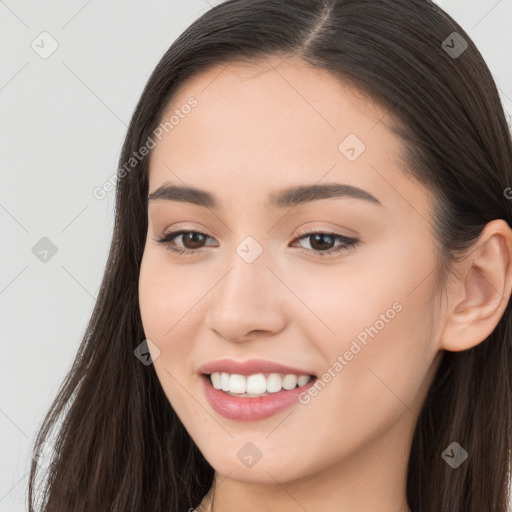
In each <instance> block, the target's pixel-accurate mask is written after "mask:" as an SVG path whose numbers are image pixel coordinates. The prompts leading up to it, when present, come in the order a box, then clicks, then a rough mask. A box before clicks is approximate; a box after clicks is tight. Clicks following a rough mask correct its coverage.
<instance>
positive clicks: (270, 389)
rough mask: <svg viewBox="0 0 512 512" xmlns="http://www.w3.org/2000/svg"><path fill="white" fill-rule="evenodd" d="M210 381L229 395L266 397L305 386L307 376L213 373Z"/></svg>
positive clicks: (308, 379) (307, 380)
mask: <svg viewBox="0 0 512 512" xmlns="http://www.w3.org/2000/svg"><path fill="white" fill-rule="evenodd" d="M210 380H211V383H212V385H213V387H214V388H215V389H221V390H222V391H225V392H226V393H229V394H236V395H240V396H244V397H251V398H252V397H257V396H266V395H267V394H268V393H277V392H278V391H281V390H282V389H285V390H288V391H289V390H291V389H295V388H296V387H297V385H298V386H299V387H301V386H304V385H305V384H307V383H308V382H309V381H310V380H311V377H310V376H309V375H293V374H280V373H270V374H267V375H265V374H263V373H255V374H253V375H247V376H246V375H239V374H236V373H234V374H229V373H225V372H213V373H212V374H211V375H210Z"/></svg>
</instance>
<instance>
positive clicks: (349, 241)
mask: <svg viewBox="0 0 512 512" xmlns="http://www.w3.org/2000/svg"><path fill="white" fill-rule="evenodd" d="M187 233H198V234H200V235H203V236H205V237H207V238H211V237H210V236H209V235H207V234H206V233H203V232H202V231H197V230H192V229H180V230H178V231H171V232H169V233H166V234H164V235H163V236H161V237H160V238H157V239H155V241H156V242H158V243H160V244H163V245H164V246H165V248H166V249H167V250H169V251H172V252H174V253H177V254H183V255H184V256H192V255H194V254H197V253H199V252H201V249H176V248H175V247H173V246H172V245H171V242H172V241H173V240H174V239H175V238H176V237H178V236H180V235H184V234H187ZM311 235H327V236H329V237H333V238H334V239H336V240H339V241H341V242H343V244H342V245H338V246H337V247H336V246H335V247H334V248H333V249H329V250H327V251H315V250H312V249H302V251H301V252H307V253H310V252H313V253H315V254H318V255H319V256H321V257H325V256H331V255H333V254H334V253H339V252H344V251H347V250H349V249H352V248H354V247H356V246H357V245H358V244H359V240H357V239H355V238H348V237H346V236H343V235H338V234H336V233H329V232H326V231H308V232H305V233H300V234H299V236H298V237H297V238H296V239H295V240H300V239H302V238H306V237H308V236H311Z"/></svg>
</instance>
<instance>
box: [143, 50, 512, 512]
mask: <svg viewBox="0 0 512 512" xmlns="http://www.w3.org/2000/svg"><path fill="white" fill-rule="evenodd" d="M190 96H193V97H195V98H196V99H197V101H198V105H197V106H196V107H195V108H194V109H192V110H191V112H190V113H189V114H188V115H186V116H183V119H181V120H180V121H179V123H178V124H177V125H175V126H174V128H173V129H172V130H170V131H169V133H167V134H166V135H165V136H164V137H163V138H162V140H161V141H160V142H159V143H158V144H157V146H156V147H155V148H154V149H153V152H152V154H151V160H150V175H149V192H150V193H152V192H154V191H155V190H156V189H157V188H158V187H160V186H161V185H163V184H164V183H167V184H176V185H186V186H192V187H197V188H200V189H204V190H207V191H208V192H210V193H211V194H213V195H214V196H215V198H216V199H217V201H218V203H219V207H218V208H217V209H214V208H210V207H205V206H199V205H194V204H190V203H186V202H179V201H168V200H156V201H150V202H149V205H148V233H147V240H146V246H145V250H144V255H143V259H142V265H141V271H140V279H139V299H140V310H141V315H142V321H143V326H144V331H145V334H146V337H147V338H149V339H150V340H151V341H152V342H153V343H154V345H155V346H156V347H158V349H159V351H160V353H159V354H158V355H157V354H156V351H155V350H154V349H153V351H152V353H153V354H154V358H155V360H154V368H155V371H156V373H157V375H158V378H159V380H160V382H161V384H162V387H163V390H164V391H165V394H166V396H167V397H168V399H169V401H170V403H171V404H172V407H173V408H174V410H175V411H176V413H177V414H178V416H179V418H180V420H181V421H182V422H183V425H184V426H185V428H186V429H187V431H188V432H189V434H190V436H191V437H192V439H193V440H194V441H195V443H196V444H197V446H198V447H199V449H200V450H201V452H202V453H203V454H204V456H205V458H206V459H207V460H208V462H209V463H210V464H211V465H212V467H213V468H214V469H215V481H214V487H215V501H214V506H215V510H216V511H218V512H234V511H240V510H251V511H252V512H259V511H265V512H268V511H279V512H298V511H300V512H303V511H304V510H309V511H314V510H322V511H324V512H329V511H332V512H375V510H379V512H410V511H409V508H408V506H407V504H406V469H407V462H408V457H409V451H410V445H411V441H412V436H413V432H414V428H415V425H416V422H417V418H418V414H419V411H420V409H421V407H422V404H423V402H424V400H425V397H426V393H427V391H428V388H429V385H430V383H431V381H432V379H433V377H434V374H435V370H436V369H437V367H438V365H439V363H440V361H441V356H442V354H443V350H449V351H461V350H466V349H470V348H471V347H474V346H475V345H477V344H479V343H481V342H482V341H483V340H484V339H485V338H486V337H487V336H488V335H489V334H490V333H491V332H492V331H493V330H494V328H495V327H496V325H497V323H498V321H499V319H500V318H501V316H502V314H503V312H504V310H505V307H506V305H507V302H508V299H509V297H510V290H511V282H512V273H511V258H510V254H511V252H512V251H511V249H512V232H511V230H510V228H509V227H508V225H507V223H506V222H504V221H503V220H495V221H493V222H490V223H489V224H488V225H487V226H486V228H485V230H484V232H483V234H482V237H481V238H480V240H479V241H478V244H477V245H476V246H474V247H473V248H472V249H471V251H469V252H468V256H467V258H466V259H465V260H463V261H462V262H461V263H459V265H458V269H457V270H458V275H457V278H456V279H452V280H450V283H449V289H448V290H447V293H446V294H441V293H440V292H439V290H437V289H435V287H434V269H435V266H436V259H435V254H434V239H433V234H432V232H431V231H430V230H431V225H430V212H431V207H432V195H431V193H430V192H429V191H428V190H427V189H426V188H424V187H423V186H422V185H420V184H419V183H416V182H414V181H413V180H412V179H409V178H407V177H406V175H405V174H404V172H403V170H402V168H401V166H402V165H403V164H402V163H401V162H400V159H399V156H400V150H401V140H400V139H399V138H398V137H397V136H396V135H394V134H393V133H392V132H391V131H390V130H388V128H387V127H386V111H385V110H383V109H381V108H379V107H378V106H377V105H375V104H373V103H372V102H370V101H369V100H368V99H367V98H366V99H365V98H364V97H363V96H362V95H361V94H359V93H358V92H357V91H356V90H355V89H353V88H351V87H350V86H349V85H348V84H346V83H344V82H343V81H342V80H340V79H339V78H337V77H335V76H333V75H332V74H330V73H328V72H327V71H324V70H318V69H316V68H313V67H311V66H309V65H308V64H307V63H305V62H304V61H302V60H300V59H299V58H297V57H289V58H287V59H284V60H283V59H269V60H266V61H264V62H263V61H261V62H258V63H252V64H251V65H249V64H247V63H245V64H241V63H230V64H229V65H222V66H216V67H214V68H210V69H209V70H207V71H205V72H202V73H201V74H199V75H197V76H196V77H193V78H192V79H191V80H189V81H187V82H186V83H184V84H182V86H181V87H180V89H179V90H178V91H177V93H176V94H175V95H174V96H173V98H172V100H171V102H170V104H169V105H168V106H167V111H166V113H165V114H164V116H163V119H168V117H169V116H170V115H171V113H172V112H173V111H174V110H175V109H179V108H180V107H181V106H182V105H184V104H185V103H186V102H187V99H188V98H189V97H190ZM349 134H355V135H356V136H357V137H358V139H359V140H361V141H362V142H363V143H364V145H365V149H364V151H363V152H362V153H361V154H360V155H359V156H358V157H357V158H356V159H355V160H353V161H350V160H349V159H348V158H347V157H346V156H345V154H344V153H343V152H342V151H340V149H339V145H340V143H341V142H342V141H343V140H344V139H345V138H346V137H347V136H348V135H349ZM352 140H353V139H352ZM326 183H343V184H349V185H352V186H356V187H360V188H362V189H364V190H365V191H367V192H369V193H371V194H372V195H374V196H375V197H376V198H377V199H378V200H379V201H380V203H381V204H380V205H379V204H375V203H372V202H369V201H364V200H361V199H354V198H347V197H336V198H327V199H320V200H314V201H310V202H306V203H302V204H299V205H296V206H294V207H289V208H275V209H274V208H267V207H266V206H265V202H266V201H267V199H268V197H269V196H270V195H271V194H273V193H276V192H278V191H280V190H282V189H284V188H287V187H292V186H297V185H309V184H326ZM178 229H188V230H191V231H194V230H199V231H200V232H205V233H206V234H207V236H206V237H203V238H202V239H201V238H199V239H197V238H196V239H194V240H195V241H193V242H191V241H190V238H185V237H181V236H179V237H177V238H176V239H175V240H174V242H173V243H174V246H175V247H176V248H178V249H185V250H186V249H188V250H194V249H195V250H199V251H200V252H199V253H196V254H191V255H187V254H177V253H173V252H172V251H171V250H169V249H168V248H166V247H165V246H164V245H163V244H161V243H158V242H157V241H156V239H158V238H159V237H161V236H162V235H164V234H165V233H168V232H170V231H175V230H178ZM305 230H307V231H310V232H312V233H334V234H337V235H342V236H345V237H349V238H354V239H357V240H358V244H357V245H356V246H354V247H352V248H348V249H346V250H342V251H340V252H337V253H333V254H332V255H331V256H328V255H326V256H322V255H321V254H320V253H321V252H322V251H324V252H325V250H328V249H329V248H331V247H332V248H335V247H336V246H339V245H341V244H342V242H340V241H339V240H337V239H329V238H327V239H323V240H320V243H319V242H316V243H315V240H314V239H313V237H311V236H302V234H301V233H302V232H303V231H305ZM196 236H197V235H196ZM248 236H251V237H252V238H253V239H254V240H256V241H257V243H258V244H259V246H260V247H261V248H262V250H263V252H262V254H261V255H260V256H259V257H258V258H257V259H256V260H255V261H254V262H252V263H247V261H245V260H244V259H243V258H242V257H241V256H240V255H239V254H238V253H237V251H236V249H237V247H238V246H239V244H240V243H241V242H242V241H244V239H245V238H246V237H248ZM198 240H199V242H198ZM329 243H331V245H329ZM322 244H323V245H322ZM325 246H327V249H324V248H323V247H325ZM395 303H398V304H400V305H401V309H400V311H399V312H396V311H395V314H394V315H393V318H391V316H390V314H389V310H390V309H392V305H393V304H395ZM386 312H388V313H386ZM381 315H384V316H386V315H387V316H386V318H387V320H388V321H387V322H384V326H383V327H382V328H380V329H378V333H377V334H376V335H374V336H373V337H371V336H368V340H367V344H366V345H365V346H363V348H362V350H360V351H359V352H358V353H357V354H356V355H354V356H353V358H352V359H351V360H350V361H349V362H348V364H346V365H345V366H344V367H343V369H342V370H341V371H339V372H337V373H336V375H335V377H333V378H332V379H331V380H330V382H328V383H327V384H326V385H325V387H324V388H323V389H322V390H321V391H319V392H318V393H317V395H316V396H314V397H312V398H311V400H310V401H309V402H308V403H307V404H301V403H297V404H295V405H292V406H291V407H290V408H288V409H285V410H284V411H282V412H280V413H278V414H275V415H274V416H271V417H269V418H266V419H263V420H258V421H237V420H232V419H227V418H224V417H223V416H220V415H219V414H217V413H216V412H215V411H214V410H213V409H212V408H211V406H210V404H209V403H208V401H207V400H206V397H205V395H204V394H203V391H202V388H201V386H200V377H199V374H198V369H199V367H200V366H201V365H203V364H204V363H206V362H209V361H213V360H216V359H220V358H232V359H236V360H241V361H245V360H248V359H253V358H263V359H268V360H271V361H275V362H280V363H283V364H286V365H289V366H292V367H297V368H301V369H304V370H307V371H310V372H312V373H314V374H315V375H317V376H319V377H321V376H322V375H323V374H324V373H325V372H326V371H327V370H328V369H329V368H332V367H333V364H334V363H335V362H336V360H337V357H338V356H339V355H343V354H344V353H345V352H346V351H347V350H349V349H350V347H351V344H352V342H353V341H354V340H355V339H357V336H358V335H360V333H362V332H365V329H370V328H371V327H372V326H375V325H377V321H378V320H379V319H381V318H382V316H381ZM378 325H380V324H378ZM352 346H353V345H352ZM247 443H252V444H253V445H254V446H255V447H256V448H257V449H258V450H259V452H261V454H262V455H261V458H260V459H259V460H258V461H257V462H256V463H255V464H254V465H252V466H251V467H247V466H246V465H245V464H244V463H242V461H241V460H240V458H239V457H238V456H237V453H238V452H239V450H241V449H242V447H244V445H246V444H247ZM212 488H213V487H212ZM210 498H211V490H210V493H209V494H208V495H207V496H205V499H204V500H203V502H202V505H203V506H204V507H201V508H200V510H202V509H204V510H208V511H209V510H210Z"/></svg>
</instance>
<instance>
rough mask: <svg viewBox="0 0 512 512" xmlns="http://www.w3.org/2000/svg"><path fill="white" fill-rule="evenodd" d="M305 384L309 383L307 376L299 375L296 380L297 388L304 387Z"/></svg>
mask: <svg viewBox="0 0 512 512" xmlns="http://www.w3.org/2000/svg"><path fill="white" fill-rule="evenodd" d="M307 382H309V377H308V376H307V375H301V376H300V377H299V378H298V379H297V383H298V384H299V387H301V386H304V384H306V383H307Z"/></svg>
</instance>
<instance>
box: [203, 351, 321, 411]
mask: <svg viewBox="0 0 512 512" xmlns="http://www.w3.org/2000/svg"><path fill="white" fill-rule="evenodd" d="M200 373H201V374H202V375H201V378H202V385H203V390H204V392H205V395H206V398H207V400H208V401H209V403H210V405H211V406H212V408H213V409H214V410H215V411H216V412H217V413H219V414H221V415H222V416H224V417H227V418H229V419H236V420H258V419H263V418H267V417H269V416H272V415H273V414H276V413H277V412H279V411H281V410H283V409H285V408H286V407H289V406H290V405H292V404H294V403H296V402H297V401H298V396H299V394H300V393H302V392H303V391H305V390H306V389H307V388H309V387H310V386H311V385H313V383H314V382H313V381H314V380H316V376H315V375H314V374H312V373H310V372H307V371H303V370H299V369H296V368H291V367H287V366H283V365H280V364H278V363H273V362H271V361H265V360H261V359H260V360H257V359H253V360H250V361H245V362H239V361H234V360H231V359H222V360H219V361H213V362H211V363H208V364H206V365H203V366H202V367H201V368H200ZM297 386H298V387H297Z"/></svg>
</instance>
